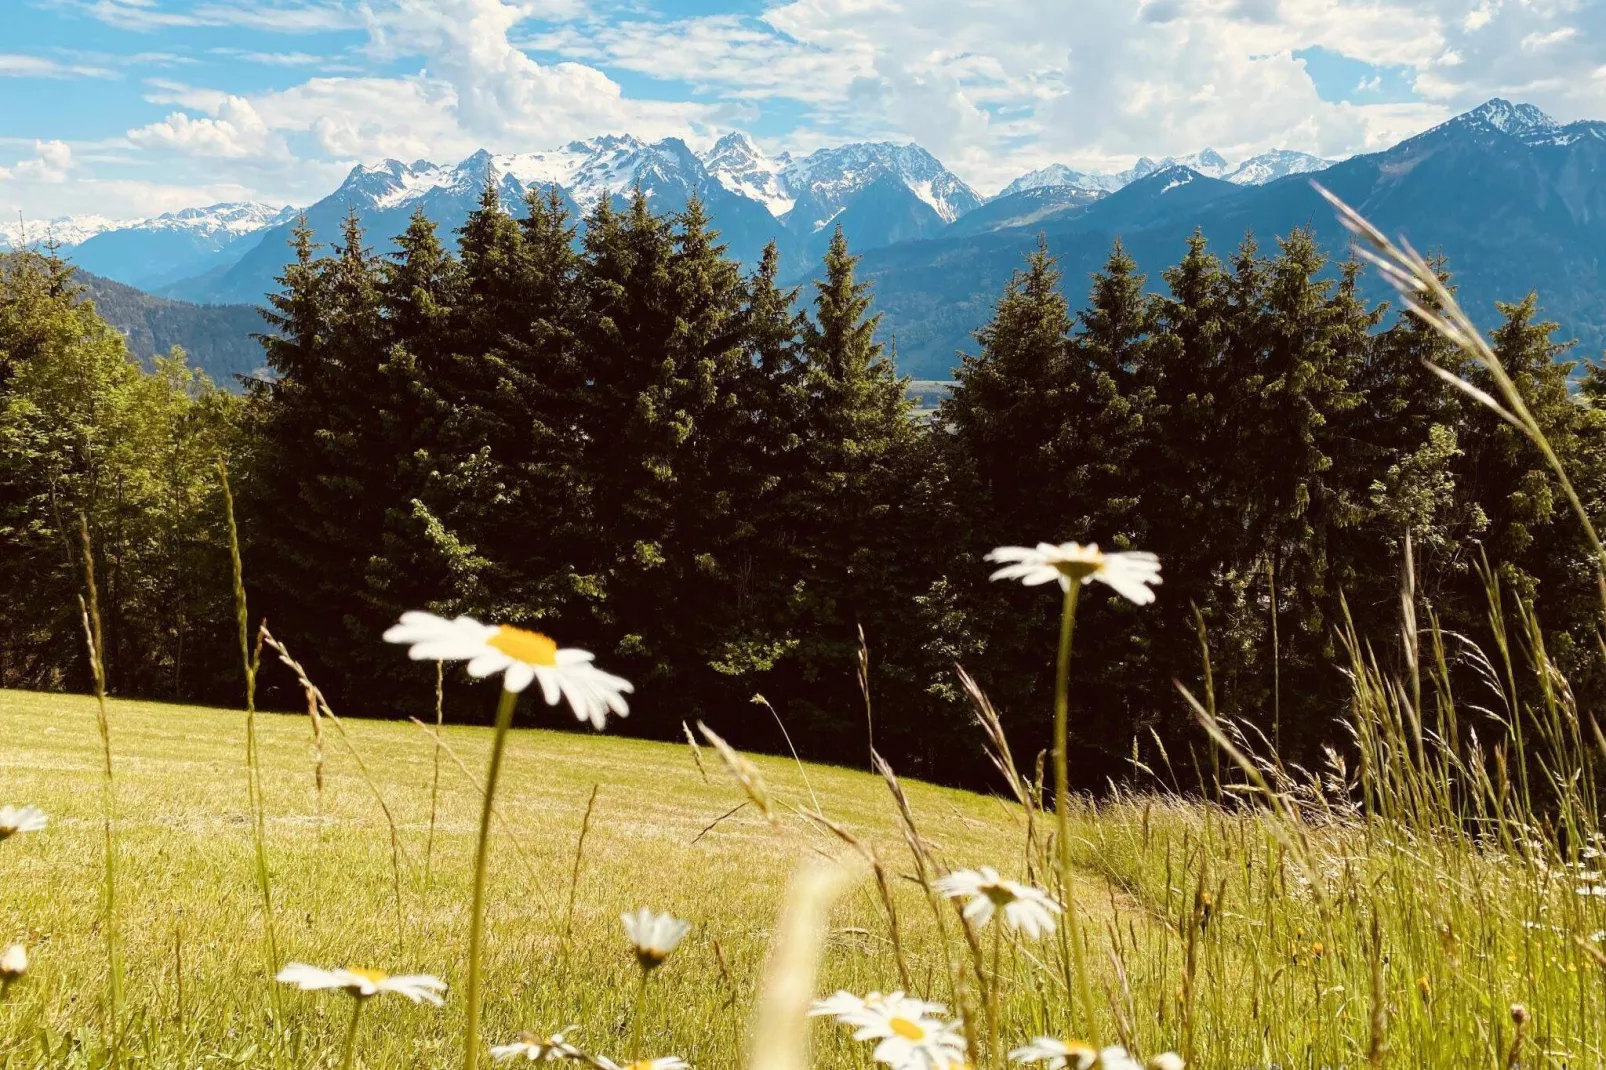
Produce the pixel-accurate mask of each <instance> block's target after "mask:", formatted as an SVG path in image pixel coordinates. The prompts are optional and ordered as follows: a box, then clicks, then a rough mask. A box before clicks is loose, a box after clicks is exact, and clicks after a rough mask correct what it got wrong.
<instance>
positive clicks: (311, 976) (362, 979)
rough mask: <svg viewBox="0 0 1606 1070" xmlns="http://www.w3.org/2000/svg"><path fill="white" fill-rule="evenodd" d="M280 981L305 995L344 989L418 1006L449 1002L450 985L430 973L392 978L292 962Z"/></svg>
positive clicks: (360, 995)
mask: <svg viewBox="0 0 1606 1070" xmlns="http://www.w3.org/2000/svg"><path fill="white" fill-rule="evenodd" d="M278 979H279V980H281V981H283V982H284V983H285V984H287V985H295V986H296V987H297V988H299V989H301V990H302V991H303V992H317V991H322V990H325V989H340V990H342V991H345V992H349V993H351V994H352V996H354V997H356V998H357V999H371V998H373V997H374V996H377V995H379V993H381V992H394V993H396V994H397V995H398V996H406V997H407V998H408V999H410V1000H412V1001H413V1002H414V1003H433V1004H434V1005H435V1006H437V1007H439V1006H440V1005H441V1004H442V1003H444V1002H445V1000H443V999H442V998H441V995H440V993H442V992H444V991H446V982H445V981H442V980H441V979H440V978H439V977H434V976H431V975H430V974H427V973H414V974H405V975H403V976H399V977H392V976H390V975H389V974H387V973H385V972H384V971H383V970H365V969H360V968H355V967H353V968H350V969H345V968H342V969H338V970H325V969H322V968H320V967H317V966H308V965H307V964H306V963H304V962H292V963H290V964H289V965H287V966H286V967H285V968H284V969H282V970H280V971H279V978H278Z"/></svg>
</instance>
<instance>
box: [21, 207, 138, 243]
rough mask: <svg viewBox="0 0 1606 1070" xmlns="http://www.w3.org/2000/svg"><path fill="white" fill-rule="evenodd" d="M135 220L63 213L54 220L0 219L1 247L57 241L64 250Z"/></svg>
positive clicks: (128, 224)
mask: <svg viewBox="0 0 1606 1070" xmlns="http://www.w3.org/2000/svg"><path fill="white" fill-rule="evenodd" d="M139 222H140V220H137V219H133V220H130V219H108V218H107V217H106V216H100V215H65V216H57V217H56V218H55V219H13V220H9V221H5V222H0V250H6V249H20V248H22V247H24V246H36V245H43V244H45V243H46V242H51V241H53V242H57V243H59V244H60V245H61V247H62V248H64V249H70V248H72V247H73V246H74V245H77V244H78V243H80V242H82V241H85V240H87V239H89V238H93V237H94V236H95V235H96V234H100V233H103V232H105V231H108V230H114V229H116V228H118V227H126V226H131V225H133V224H136V223H139Z"/></svg>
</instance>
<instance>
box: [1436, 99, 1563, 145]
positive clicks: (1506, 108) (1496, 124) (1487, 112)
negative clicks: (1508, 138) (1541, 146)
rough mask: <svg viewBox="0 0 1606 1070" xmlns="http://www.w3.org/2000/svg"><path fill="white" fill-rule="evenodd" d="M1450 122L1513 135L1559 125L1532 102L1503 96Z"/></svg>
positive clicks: (1486, 102) (1484, 103) (1551, 128)
mask: <svg viewBox="0 0 1606 1070" xmlns="http://www.w3.org/2000/svg"><path fill="white" fill-rule="evenodd" d="M1451 122H1454V123H1460V124H1462V125H1472V124H1477V125H1482V126H1488V127H1492V128H1494V129H1496V130H1499V131H1500V132H1501V133H1503V134H1511V135H1514V136H1521V135H1523V134H1534V133H1540V132H1542V131H1547V130H1554V129H1556V128H1557V127H1559V126H1560V125H1561V124H1560V123H1558V122H1556V120H1554V119H1552V118H1551V117H1550V116H1548V115H1546V114H1545V113H1544V112H1543V111H1541V110H1539V109H1538V108H1536V107H1535V106H1534V105H1532V104H1513V103H1512V102H1511V101H1509V100H1506V99H1505V98H1503V97H1494V98H1492V99H1490V100H1486V101H1484V102H1483V103H1482V104H1480V105H1478V106H1477V107H1476V108H1473V109H1472V110H1471V111H1469V112H1464V113H1462V114H1461V115H1458V116H1456V117H1455V118H1454V119H1452V120H1451Z"/></svg>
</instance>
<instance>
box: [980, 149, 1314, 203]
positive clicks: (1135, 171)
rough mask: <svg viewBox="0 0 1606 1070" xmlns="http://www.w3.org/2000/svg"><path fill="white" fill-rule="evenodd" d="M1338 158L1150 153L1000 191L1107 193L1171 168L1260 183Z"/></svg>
mask: <svg viewBox="0 0 1606 1070" xmlns="http://www.w3.org/2000/svg"><path fill="white" fill-rule="evenodd" d="M1336 162H1337V161H1335V160H1324V159H1322V158H1321V157H1319V156H1312V155H1311V154H1310V153H1308V152H1295V151H1293V150H1292V149H1273V150H1272V151H1270V152H1264V153H1261V154H1260V155H1259V156H1254V157H1251V158H1250V159H1247V160H1244V161H1243V162H1242V163H1240V164H1238V165H1236V166H1234V165H1233V164H1231V163H1229V162H1228V161H1227V159H1226V157H1224V156H1222V155H1221V153H1219V152H1217V151H1216V150H1215V149H1204V150H1203V151H1201V152H1194V153H1189V154H1188V155H1186V156H1167V157H1166V158H1165V159H1163V160H1159V161H1158V162H1157V161H1155V160H1151V159H1150V158H1149V157H1147V156H1140V157H1139V158H1138V161H1137V163H1135V164H1133V165H1132V166H1131V167H1129V168H1127V169H1126V170H1125V171H1119V172H1116V173H1115V174H1102V173H1100V172H1097V171H1078V170H1076V169H1074V168H1071V167H1066V166H1065V165H1064V164H1057V163H1056V164H1049V165H1048V166H1047V167H1043V168H1039V169H1038V170H1036V171H1028V172H1027V173H1026V174H1024V175H1021V176H1020V177H1019V178H1017V179H1016V180H1015V181H1013V182H1011V183H1010V184H1009V185H1007V186H1005V187H1004V188H1003V190H1002V191H1001V192H1000V193H999V194H998V196H1000V197H1007V196H1009V195H1010V194H1012V193H1021V192H1023V191H1025V190H1029V189H1040V188H1042V187H1044V186H1074V187H1076V188H1077V189H1081V190H1097V191H1102V192H1105V193H1114V192H1115V191H1116V190H1118V189H1123V188H1125V187H1126V186H1129V185H1131V184H1132V183H1133V182H1136V181H1137V180H1138V179H1140V178H1147V177H1148V176H1150V175H1152V174H1154V173H1155V172H1156V171H1164V170H1166V169H1167V168H1170V167H1186V168H1188V169H1189V170H1190V171H1195V172H1197V173H1199V174H1201V175H1204V176H1205V177H1206V178H1220V179H1224V180H1226V181H1228V182H1232V183H1234V184H1236V185H1239V186H1260V185H1264V184H1266V183H1267V182H1271V181H1273V180H1275V179H1279V178H1282V177H1284V176H1285V175H1298V174H1305V173H1307V172H1311V171H1321V170H1324V169H1326V168H1328V167H1331V166H1332V165H1333V164H1334V163H1336Z"/></svg>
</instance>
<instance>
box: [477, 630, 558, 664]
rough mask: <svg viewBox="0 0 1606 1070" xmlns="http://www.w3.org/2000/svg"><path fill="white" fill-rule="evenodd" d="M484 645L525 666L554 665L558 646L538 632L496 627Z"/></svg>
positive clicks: (556, 661) (556, 660) (556, 659)
mask: <svg viewBox="0 0 1606 1070" xmlns="http://www.w3.org/2000/svg"><path fill="white" fill-rule="evenodd" d="M486 643H487V644H488V645H490V646H491V647H492V648H494V649H496V650H500V651H501V652H502V653H504V654H506V655H507V656H508V657H510V658H512V659H513V660H515V661H522V662H524V664H526V665H556V664H557V663H558V644H557V643H555V642H553V641H552V640H551V639H549V638H547V637H546V636H544V635H542V634H541V633H540V632H527V631H525V630H524V629H523V628H510V627H508V626H507V625H506V624H503V625H500V626H498V627H497V629H496V631H494V632H492V633H491V637H490V638H489V639H487V640H486Z"/></svg>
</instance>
